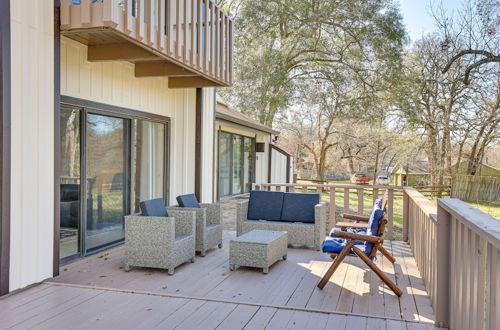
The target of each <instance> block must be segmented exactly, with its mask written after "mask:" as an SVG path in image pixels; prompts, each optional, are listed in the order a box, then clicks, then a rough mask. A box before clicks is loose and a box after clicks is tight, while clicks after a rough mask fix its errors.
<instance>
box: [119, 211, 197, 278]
mask: <svg viewBox="0 0 500 330" xmlns="http://www.w3.org/2000/svg"><path fill="white" fill-rule="evenodd" d="M195 223H196V214H195V212H192V211H188V210H182V211H181V210H169V216H168V217H150V216H141V215H139V214H135V215H129V216H126V217H125V271H129V270H130V268H131V267H133V266H135V267H150V268H160V269H167V270H168V274H169V275H173V274H174V268H175V267H177V266H179V265H180V264H183V263H185V262H187V261H191V262H194V256H195Z"/></svg>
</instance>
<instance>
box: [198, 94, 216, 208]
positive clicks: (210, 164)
mask: <svg viewBox="0 0 500 330" xmlns="http://www.w3.org/2000/svg"><path fill="white" fill-rule="evenodd" d="M201 116H202V117H201V118H202V129H201V130H202V137H201V201H202V202H203V203H211V202H213V201H214V183H215V182H214V181H213V173H214V155H215V149H214V148H215V144H214V141H215V140H214V134H215V132H214V118H215V88H205V89H204V90H203V108H202V113H201Z"/></svg>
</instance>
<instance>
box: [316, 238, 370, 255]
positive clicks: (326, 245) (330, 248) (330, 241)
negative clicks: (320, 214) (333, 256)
mask: <svg viewBox="0 0 500 330" xmlns="http://www.w3.org/2000/svg"><path fill="white" fill-rule="evenodd" d="M346 245H347V240H344V239H341V238H333V237H327V238H326V239H325V241H324V242H323V252H330V253H340V252H342V250H343V249H344V248H345V246H346ZM354 245H355V246H356V247H357V248H358V249H360V250H361V251H365V246H364V244H363V243H362V242H355V243H354ZM365 253H366V252H365ZM349 254H351V255H354V251H353V250H352V249H351V251H349Z"/></svg>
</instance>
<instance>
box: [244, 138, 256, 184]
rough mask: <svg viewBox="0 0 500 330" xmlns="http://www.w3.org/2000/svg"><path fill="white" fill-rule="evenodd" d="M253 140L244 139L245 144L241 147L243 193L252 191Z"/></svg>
mask: <svg viewBox="0 0 500 330" xmlns="http://www.w3.org/2000/svg"><path fill="white" fill-rule="evenodd" d="M253 150H254V146H253V139H252V138H249V137H245V143H244V147H243V153H244V155H243V187H244V189H245V192H249V191H250V190H251V189H252V181H253V178H252V174H253V167H254V166H253V164H254V160H253Z"/></svg>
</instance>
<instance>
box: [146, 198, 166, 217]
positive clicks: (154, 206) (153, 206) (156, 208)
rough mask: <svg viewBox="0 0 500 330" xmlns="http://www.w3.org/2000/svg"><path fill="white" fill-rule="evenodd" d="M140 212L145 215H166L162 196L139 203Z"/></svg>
mask: <svg viewBox="0 0 500 330" xmlns="http://www.w3.org/2000/svg"><path fill="white" fill-rule="evenodd" d="M139 206H140V207H141V213H142V215H143V216H146V217H168V213H167V208H166V207H165V202H164V201H163V198H156V199H151V200H148V201H143V202H140V203H139Z"/></svg>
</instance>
